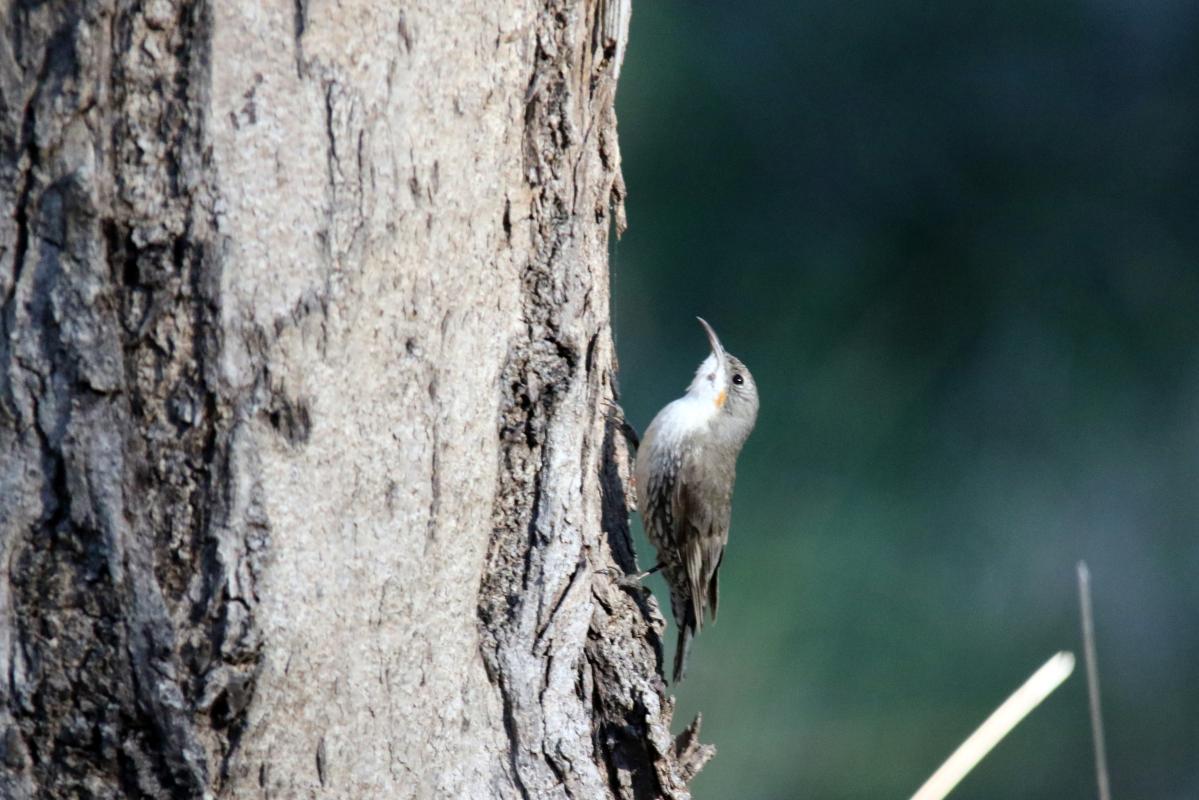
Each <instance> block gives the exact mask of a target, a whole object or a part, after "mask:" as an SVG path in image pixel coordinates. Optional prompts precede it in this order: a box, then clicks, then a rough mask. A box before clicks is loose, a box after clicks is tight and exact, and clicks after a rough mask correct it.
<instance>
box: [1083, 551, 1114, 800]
mask: <svg viewBox="0 0 1199 800" xmlns="http://www.w3.org/2000/svg"><path fill="white" fill-rule="evenodd" d="M1078 604H1079V607H1080V608H1081V609H1082V652H1083V655H1084V656H1085V659H1086V662H1087V697H1088V699H1089V700H1090V703H1091V738H1092V739H1093V740H1094V742H1095V780H1096V782H1097V783H1098V785H1099V800H1112V789H1111V784H1110V783H1108V780H1107V748H1106V747H1105V746H1104V744H1103V712H1102V711H1100V709H1099V657H1098V656H1096V655H1095V617H1094V615H1093V614H1092V612H1091V571H1090V570H1089V569H1087V562H1085V561H1079V562H1078Z"/></svg>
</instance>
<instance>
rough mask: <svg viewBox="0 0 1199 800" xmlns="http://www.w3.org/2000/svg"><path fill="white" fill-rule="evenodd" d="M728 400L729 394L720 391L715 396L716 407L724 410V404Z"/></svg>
mask: <svg viewBox="0 0 1199 800" xmlns="http://www.w3.org/2000/svg"><path fill="white" fill-rule="evenodd" d="M728 399H729V393H728V392H723V391H722V392H721V393H720V394H718V395H716V407H717V408H724V402H725V401H726V400H728Z"/></svg>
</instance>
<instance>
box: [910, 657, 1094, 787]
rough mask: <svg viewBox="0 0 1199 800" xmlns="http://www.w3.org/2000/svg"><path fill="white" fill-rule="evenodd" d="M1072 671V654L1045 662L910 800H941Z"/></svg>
mask: <svg viewBox="0 0 1199 800" xmlns="http://www.w3.org/2000/svg"><path fill="white" fill-rule="evenodd" d="M1073 671H1074V654H1073V653H1067V652H1061V653H1058V654H1057V655H1055V656H1053V657H1052V658H1050V659H1049V660H1048V661H1046V662H1045V664H1044V665H1043V666H1042V667H1041V668H1040V669H1039V670H1037V671H1036V672H1034V673H1033V674H1032V677H1030V678H1029V679H1028V680H1026V681H1025V682H1024V685H1023V686H1021V687H1020V688H1019V689H1017V690H1016V691H1014V692H1012V695H1011V697H1009V698H1008V699H1007V700H1004V701H1003V704H1002V705H1001V706H999V708H997V709H995V711H993V712H992V713H991V716H989V717H987V719H986V720H985V721H984V722H983V724H982V725H979V726H978V729H977V730H976V731H974V733H972V734H970V737H969V738H967V739H966V741H964V742H962V743H961V744H960V745H958V749H957V750H954V751H953V755H951V756H950V757H949V758H948V759H946V761H945V763H944V764H942V765H941V766H940V768H938V769H937V771H936V772H934V773H933V775H932V777H931V778H929V779H928V780H927V781H925V783H924V785H923V786H921V787H920V789H919V790H918V791H917V792H916V794H914V795H912V800H942V798H944V797H945V796H946V795H948V794H949V793H950V792H951V791H953V787H955V786H957V785H958V783H959V782H960V781H961V780H962V778H964V777H966V774H967V773H968V772H970V770H972V769H974V767H975V766H976V765H977V764H978V762H979V761H982V760H983V757H984V756H986V754H987V753H989V752H991V748H993V747H994V746H995V745H997V744H999V741H1000V740H1001V739H1003V737H1004V736H1007V735H1008V733H1009V732H1010V731H1011V730H1012V728H1014V727H1016V725H1018V724H1019V723H1020V720H1022V719H1024V718H1025V717H1026V716H1028V713H1029V712H1030V711H1032V710H1033V709H1034V708H1036V707H1037V706H1038V705H1040V703H1041V701H1042V700H1044V699H1045V698H1046V697H1048V696H1049V695H1050V693H1051V692H1052V691H1053V690H1054V689H1056V688H1057V687H1059V686H1061V685H1062V681H1064V680H1066V678H1068V677H1070V673H1071V672H1073Z"/></svg>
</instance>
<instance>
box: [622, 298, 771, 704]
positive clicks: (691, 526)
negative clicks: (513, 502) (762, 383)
mask: <svg viewBox="0 0 1199 800" xmlns="http://www.w3.org/2000/svg"><path fill="white" fill-rule="evenodd" d="M696 319H698V320H699V324H700V325H701V326H703V329H704V332H705V333H707V335H708V343H709V345H710V346H711V348H712V352H711V354H710V355H708V357H707V358H705V359H704V360H703V363H701V364H700V365H699V369H698V370H696V373H695V378H694V380H692V381H691V385H690V386H689V387H688V388H687V393H686V394H684V395H683V396H682V397H680V398H679V399H677V400H675V401H673V402H671V403H669V404H668V405H667V406H666V407H665V408H663V409H662V410H661V411H659V412H658V413H657V415H656V416H655V417H654V419H653V421H652V422H651V423H650V425H649V428H647V429H646V431H645V435H644V436H643V437H642V438H641V441H640V443H639V445H638V446H637V460H636V465H635V467H634V480H635V482H636V489H637V507H638V508H639V509H640V513H641V519H642V523H643V524H644V527H645V532H646V536H647V538H648V539H649V541H650V543H651V544H653V546H654V547H655V548H656V549H657V552H658V564H657V566H655V567H654V568H653V569H651V570H649V572H655V571H658V570H661V571H662V573H663V575H664V576H665V578H666V582H667V584H668V585H669V586H670V606H671V612H672V614H673V616H674V620H675V623H676V625H677V627H678V646H677V648H676V649H675V656H674V670H673V673H672V675H673V677H672V679H671V680H672V682H673V683H675V684H677V683H679V682H680V681H682V679H683V677H684V675H685V674H686V669H687V656H688V653H689V651H690V648H691V640H692V638H693V637H694V636H695V634H696V633H697V632H698V631H699V630H700V629H701V628H702V627H703V622H704V617H705V612H707V613H710V614H711V618H712V621H713V622H715V621H716V608H717V603H718V601H719V585H718V573H719V571H720V565H721V562H722V561H723V560H724V551H725V546H726V545H727V544H728V541H729V519H730V517H731V514H732V508H733V483H734V480H735V478H736V472H737V456H738V455H740V453H741V448H742V446H743V445H744V444H745V441H746V439H748V438H749V434H750V432H752V431H753V429H754V423H755V422H757V418H758V387H757V384H756V383H754V379H753V376H752V375H750V373H749V370H748V369H747V368H746V366H745V364H743V363H742V362H741V361H740V360H739V359H737V358H736V357H734V356H732V355H730V354H729V353H728V352H727V351H726V350H725V349H724V347H723V346H722V345H721V343H720V339H719V338H718V337H717V336H716V331H714V330H712V326H711V325H709V324H708V323H707V322H706V321H704V319H703V318H702V317H697V318H696ZM649 572H647V573H645V574H649Z"/></svg>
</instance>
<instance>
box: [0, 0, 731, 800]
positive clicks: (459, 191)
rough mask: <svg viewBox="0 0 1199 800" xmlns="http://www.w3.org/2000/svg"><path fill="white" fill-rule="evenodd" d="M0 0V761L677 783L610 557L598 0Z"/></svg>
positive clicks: (12, 792)
mask: <svg viewBox="0 0 1199 800" xmlns="http://www.w3.org/2000/svg"><path fill="white" fill-rule="evenodd" d="M0 24H2V25H3V36H2V37H0V205H2V207H3V208H2V213H0V298H2V302H3V308H2V318H0V326H2V328H0V333H2V336H0V556H2V558H0V764H2V765H3V766H2V767H0V796H3V797H6V798H7V797H12V798H25V797H76V796H91V797H112V798H116V797H132V796H148V797H203V796H207V795H211V796H224V797H303V796H316V795H321V796H330V797H370V796H379V795H382V794H384V793H386V794H387V795H388V796H399V797H422V798H424V797H585V798H597V797H620V798H648V797H670V798H681V797H686V796H687V791H686V786H685V784H686V781H687V780H688V779H689V778H690V777H691V776H692V775H693V774H694V772H695V771H696V770H697V769H698V768H699V766H700V765H701V764H702V763H703V761H704V760H706V758H707V757H708V756H709V755H710V749H708V748H705V747H702V746H700V745H698V743H697V741H696V739H695V737H694V736H693V735H690V734H687V735H684V736H682V737H680V741H679V743H678V744H676V743H675V742H674V740H672V738H671V736H670V730H669V728H670V722H671V711H672V704H671V701H670V699H669V698H668V696H667V694H666V691H665V688H664V686H663V684H662V681H661V679H660V677H659V674H660V658H661V652H660V650H661V648H660V640H659V636H660V634H661V631H662V627H663V622H662V618H661V615H660V614H659V613H658V609H657V606H656V604H655V602H654V600H653V598H651V597H648V596H645V595H643V594H641V593H640V592H637V591H630V590H627V589H623V588H620V587H619V586H617V585H616V584H615V583H614V581H613V579H612V578H611V577H610V574H609V573H606V572H605V571H604V570H607V569H610V568H613V567H615V568H616V570H617V571H620V570H621V569H623V570H625V571H629V570H632V569H633V568H634V565H635V562H634V558H633V554H632V550H631V546H630V544H629V539H628V530H627V511H626V506H625V502H626V501H625V480H626V478H627V470H626V469H625V463H626V452H625V449H624V444H623V442H622V441H621V440H620V437H619V436H618V435H614V426H613V425H612V423H611V422H609V421H607V414H606V409H605V407H604V403H605V401H609V400H612V399H613V398H614V390H613V375H614V370H615V357H614V354H613V349H612V339H611V334H610V329H609V317H608V272H607V255H606V252H607V237H608V235H609V229H610V227H612V225H613V222H614V221H613V219H612V217H613V215H615V216H616V217H617V220H616V221H615V222H616V225H617V226H621V225H623V219H620V216H621V213H622V212H621V208H622V205H621V202H622V197H623V192H624V188H623V184H622V181H621V176H620V157H619V150H618V146H617V141H616V126H615V118H614V115H613V108H612V103H613V95H614V92H615V87H616V79H617V76H618V73H619V65H620V61H621V57H622V55H623V48H624V42H625V32H626V31H627V24H628V4H627V1H626V0H524V1H523V2H522V0H507V2H492V1H490V0H475V1H474V2H462V3H459V4H457V7H453V8H451V7H449V4H447V3H445V2H442V0H424V2H411V3H405V4H402V5H400V6H397V5H394V4H384V3H378V2H374V0H349V1H347V2H341V3H338V4H332V3H321V2H317V1H316V0H286V2H284V1H283V0H270V1H269V2H261V3H258V2H256V3H234V2H208V3H206V2H181V1H180V0H148V1H147V2H132V1H124V0H103V1H101V0H97V2H78V3H77V2H66V1H65V0H62V1H60V2H46V3H40V4H35V3H11V4H9V5H8V6H7V7H5V8H4V10H3V12H2V17H0Z"/></svg>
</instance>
